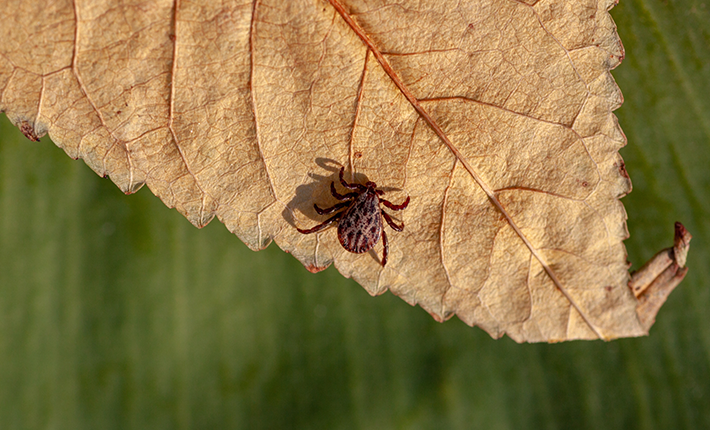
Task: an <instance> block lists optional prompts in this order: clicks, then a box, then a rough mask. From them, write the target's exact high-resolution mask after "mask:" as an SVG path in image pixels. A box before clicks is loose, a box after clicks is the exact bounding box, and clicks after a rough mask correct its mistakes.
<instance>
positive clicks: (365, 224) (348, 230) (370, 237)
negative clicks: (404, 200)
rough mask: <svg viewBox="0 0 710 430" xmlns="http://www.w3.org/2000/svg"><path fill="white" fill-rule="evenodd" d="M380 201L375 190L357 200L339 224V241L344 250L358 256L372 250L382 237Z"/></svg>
mask: <svg viewBox="0 0 710 430" xmlns="http://www.w3.org/2000/svg"><path fill="white" fill-rule="evenodd" d="M379 203H380V201H379V199H378V198H377V195H376V194H375V192H374V191H373V190H368V191H366V192H364V193H362V194H360V195H359V196H357V197H356V198H355V201H354V202H353V204H352V205H350V207H349V208H348V209H347V210H346V211H345V214H343V217H342V218H341V219H340V222H338V239H340V244H341V245H343V248H345V249H346V250H348V251H350V252H354V253H356V254H361V253H363V252H367V251H369V250H370V249H372V247H373V246H375V244H376V243H377V242H378V241H379V240H380V236H381V235H382V214H381V213H380V205H379Z"/></svg>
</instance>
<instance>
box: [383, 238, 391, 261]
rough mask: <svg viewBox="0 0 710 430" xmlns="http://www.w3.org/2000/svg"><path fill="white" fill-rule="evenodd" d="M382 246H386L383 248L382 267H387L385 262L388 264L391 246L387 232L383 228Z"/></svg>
mask: <svg viewBox="0 0 710 430" xmlns="http://www.w3.org/2000/svg"><path fill="white" fill-rule="evenodd" d="M382 247H383V248H384V249H383V250H382V267H385V264H387V254H388V253H389V250H390V247H389V245H388V244H387V235H386V234H385V231H384V230H382Z"/></svg>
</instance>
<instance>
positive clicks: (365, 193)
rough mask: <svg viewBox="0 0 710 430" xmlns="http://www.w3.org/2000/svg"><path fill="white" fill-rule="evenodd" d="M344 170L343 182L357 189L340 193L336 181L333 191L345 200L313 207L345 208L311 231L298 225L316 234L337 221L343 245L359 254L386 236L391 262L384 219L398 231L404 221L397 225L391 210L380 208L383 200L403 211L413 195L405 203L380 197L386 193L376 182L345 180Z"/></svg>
mask: <svg viewBox="0 0 710 430" xmlns="http://www.w3.org/2000/svg"><path fill="white" fill-rule="evenodd" d="M344 171H345V167H341V168H340V183H341V184H343V187H345V188H347V189H349V190H353V191H354V192H352V193H347V194H345V195H342V194H338V192H337V191H336V190H335V182H331V183H330V193H331V194H332V195H333V197H335V198H336V199H338V200H340V201H341V202H342V203H338V204H337V205H335V206H333V207H330V208H326V209H321V208H319V207H318V205H316V204H314V205H313V207H314V208H315V209H316V212H318V214H319V215H328V214H332V213H334V212H337V211H339V210H341V209H345V210H344V211H341V212H338V213H337V214H335V215H333V216H332V217H330V218H328V219H327V220H325V221H324V222H323V223H321V224H318V225H317V226H315V227H313V228H309V229H307V230H303V229H300V228H297V230H298V231H299V232H301V233H303V234H309V233H316V232H319V231H321V230H323V229H325V228H326V227H328V226H329V225H331V224H333V223H334V222H337V223H338V240H340V244H341V245H343V248H345V249H346V250H348V251H350V252H353V253H355V254H362V253H363V252H367V251H369V250H371V249H372V248H373V247H374V246H375V245H376V244H377V242H379V241H380V236H382V245H383V247H384V251H383V253H382V265H383V266H384V265H385V264H387V252H388V250H389V248H388V246H387V235H386V234H385V230H384V228H383V225H382V218H384V219H385V221H387V224H389V226H390V227H392V229H393V230H396V231H402V230H403V229H404V224H402V225H397V224H395V222H394V221H392V217H390V216H389V214H388V213H387V212H385V211H383V210H382V209H380V203H382V204H383V205H385V206H386V207H388V208H390V209H392V210H393V211H401V210H402V209H404V208H406V207H407V205H408V204H409V197H407V199H406V200H405V201H404V203H402V204H401V205H395V204H393V203H391V202H389V201H387V200H385V199H383V198H381V197H380V196H381V195H383V194H384V193H385V192H384V191H382V190H378V189H377V184H375V183H374V182H372V181H370V182H368V183H367V184H365V185H360V184H349V183H347V182H345V179H343V172H344Z"/></svg>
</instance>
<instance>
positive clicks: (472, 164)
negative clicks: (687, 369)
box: [0, 0, 655, 342]
mask: <svg viewBox="0 0 710 430" xmlns="http://www.w3.org/2000/svg"><path fill="white" fill-rule="evenodd" d="M7 3H8V2H6V5H5V7H4V8H2V12H0V13H2V14H3V16H1V17H0V22H2V23H4V24H2V27H1V28H2V37H1V39H2V46H1V47H0V89H1V97H0V109H2V110H4V111H6V112H7V114H8V116H9V117H10V119H11V120H12V121H13V122H14V123H15V124H18V125H22V129H23V132H24V133H25V135H27V136H28V137H30V138H33V137H34V138H36V137H37V136H41V135H43V134H45V133H47V132H49V134H50V136H51V137H52V139H53V140H54V142H55V143H56V144H57V145H59V146H61V147H62V148H64V150H65V151H66V152H67V153H68V154H69V155H70V156H72V157H75V158H82V159H84V160H85V161H86V163H87V164H88V165H89V166H91V168H92V169H94V170H95V171H96V172H97V173H98V174H100V175H108V176H110V177H111V179H112V180H113V181H114V182H115V183H116V184H117V185H118V186H119V187H120V188H121V189H122V190H123V191H125V192H126V193H131V192H134V191H136V190H137V189H138V188H140V187H141V186H142V185H143V184H144V183H145V184H147V185H148V186H149V188H150V189H151V191H153V193H155V195H157V196H159V197H160V198H161V199H162V200H163V201H164V202H165V204H166V205H168V206H170V207H175V208H177V210H179V211H180V212H181V213H182V214H184V215H185V216H186V217H187V218H188V219H189V220H190V221H191V222H192V223H193V224H195V225H196V226H204V225H205V224H207V223H208V222H209V221H210V220H211V219H212V218H213V217H214V216H215V215H216V216H217V217H218V218H219V219H220V220H221V221H222V222H224V223H225V224H226V225H227V227H228V228H229V229H230V230H231V231H233V232H234V233H235V234H237V235H238V236H239V237H240V238H241V239H242V240H243V241H244V242H245V243H246V244H247V245H248V246H249V247H251V248H252V249H255V250H257V249H261V248H264V247H265V246H267V245H268V244H269V243H270V241H271V240H275V241H276V243H277V244H278V245H279V246H280V247H281V248H283V249H284V250H286V251H287V252H291V253H292V254H293V255H295V256H296V257H297V258H298V259H299V260H300V261H302V262H303V264H304V265H305V266H306V267H307V268H309V270H312V271H317V270H320V269H323V268H325V267H326V266H328V265H329V264H330V263H331V262H333V261H334V262H335V265H336V267H337V268H338V270H340V272H341V273H342V274H343V275H345V276H348V277H353V278H354V279H355V280H357V281H358V282H359V283H360V284H361V285H363V286H364V287H365V288H366V289H367V291H368V292H370V293H371V294H381V293H383V292H385V291H386V290H387V289H389V290H391V291H392V292H394V293H395V294H397V295H399V296H400V297H402V298H403V299H405V300H406V301H407V302H409V303H411V304H415V303H416V304H419V305H421V306H422V307H423V308H424V309H426V310H427V311H428V312H430V313H431V314H432V315H433V316H434V318H436V319H438V320H444V319H447V318H449V317H450V316H452V315H454V314H456V315H458V316H459V317H460V318H461V319H462V320H463V321H465V322H466V323H467V324H470V325H478V326H480V327H482V328H483V329H484V330H486V331H487V332H489V333H490V334H491V335H492V336H495V337H499V336H502V335H503V334H504V333H507V334H508V335H509V336H511V337H512V338H513V339H515V340H516V341H518V342H521V341H559V340H567V339H592V338H604V339H611V338H616V337H625V336H638V335H642V334H644V333H646V331H647V327H644V325H642V324H641V322H640V320H639V317H638V316H637V312H636V307H637V304H638V303H637V299H636V298H635V296H634V295H633V294H632V293H631V291H630V290H629V288H628V287H627V281H628V279H629V274H628V271H627V263H626V252H625V249H624V246H623V244H622V240H623V239H624V238H625V237H627V231H626V226H625V218H626V214H625V211H624V208H623V206H622V204H621V203H620V202H619V200H618V199H619V197H621V196H623V195H625V194H626V193H628V192H629V190H630V187H631V185H630V181H629V179H628V177H627V176H626V174H625V171H624V164H623V161H622V160H621V158H620V156H619V154H618V149H619V148H621V147H622V146H623V145H624V143H625V138H624V135H623V134H622V132H621V130H620V129H619V127H618V124H617V122H616V118H615V117H614V116H613V115H612V114H611V111H612V110H614V109H616V108H617V107H618V106H619V105H620V104H621V101H622V97H621V94H620V92H619V90H618V88H617V86H616V84H615V83H614V80H613V79H612V77H611V75H610V74H609V70H610V69H612V68H614V67H615V66H617V65H618V64H619V62H620V61H621V59H622V57H623V55H624V54H623V48H622V46H621V43H620V41H619V39H618V36H617V34H616V31H615V26H614V23H613V22H612V20H611V17H610V16H609V14H608V12H607V10H608V9H609V8H610V7H612V6H613V4H614V3H613V1H612V0H574V1H565V0H550V1H537V2H536V1H519V2H513V1H505V2H504V1H500V0H489V1H457V2H453V1H450V2H447V1H440V0H430V1H423V0H422V1H400V2H396V3H395V2H393V1H390V2H385V1H366V0H361V1H355V0H350V1H345V0H330V1H328V2H326V1H323V0H261V1H259V0H253V1H241V2H238V1H231V2H212V1H208V0H205V1H202V2H198V1H193V2H181V1H179V0H175V1H162V2H160V1H156V2H148V3H146V2H116V1H105V0H104V1H102V0H95V1H84V2H69V1H55V2H40V1H36V2H27V1H15V2H12V3H13V4H7ZM388 3H389V4H388ZM7 23H12V25H8V24H7ZM341 164H342V165H344V166H346V171H347V172H349V174H352V172H355V174H354V175H352V176H349V177H348V179H350V180H353V179H354V180H357V181H365V180H366V179H369V180H373V181H376V182H377V183H378V184H379V185H380V186H381V187H383V188H385V190H387V191H388V193H387V196H388V198H391V200H393V201H401V200H403V198H404V197H405V196H407V195H409V196H411V199H412V200H411V204H410V205H409V208H407V209H406V210H405V211H403V212H398V213H397V214H398V215H400V217H401V220H402V221H403V222H404V223H405V225H406V227H405V230H404V231H403V232H401V233H394V232H393V233H391V234H390V257H389V263H388V264H387V266H386V267H385V268H384V269H383V268H382V267H381V266H380V264H379V261H378V257H377V255H380V254H381V243H380V244H379V245H378V246H377V247H376V249H375V250H374V251H371V252H370V253H369V254H361V255H356V254H351V253H348V252H346V251H345V250H344V249H343V248H342V247H341V246H340V244H339V243H338V240H337V238H336V233H335V231H334V229H329V230H326V231H324V232H322V233H319V234H317V235H308V236H305V235H302V234H299V233H298V232H297V231H296V228H295V227H296V226H301V227H305V226H312V225H314V224H315V223H317V222H320V221H322V220H323V218H322V217H320V216H318V215H317V214H316V213H315V212H314V210H313V203H314V202H318V203H319V204H322V205H324V206H325V205H327V204H328V203H329V202H334V200H333V198H332V197H331V196H330V193H329V186H330V182H331V181H332V180H334V179H335V178H336V176H337V171H338V169H339V167H340V165H341ZM654 315H655V314H654Z"/></svg>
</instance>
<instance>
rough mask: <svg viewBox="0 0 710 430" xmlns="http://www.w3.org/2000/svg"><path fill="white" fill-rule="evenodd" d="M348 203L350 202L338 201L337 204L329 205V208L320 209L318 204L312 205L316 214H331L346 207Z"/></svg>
mask: <svg viewBox="0 0 710 430" xmlns="http://www.w3.org/2000/svg"><path fill="white" fill-rule="evenodd" d="M349 205H350V202H343V203H338V204H337V205H335V206H333V207H330V208H325V209H321V208H319V207H318V205H313V207H314V208H315V209H316V212H318V215H328V214H332V213H333V212H335V211H338V210H340V209H342V208H345V207H348V206H349Z"/></svg>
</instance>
